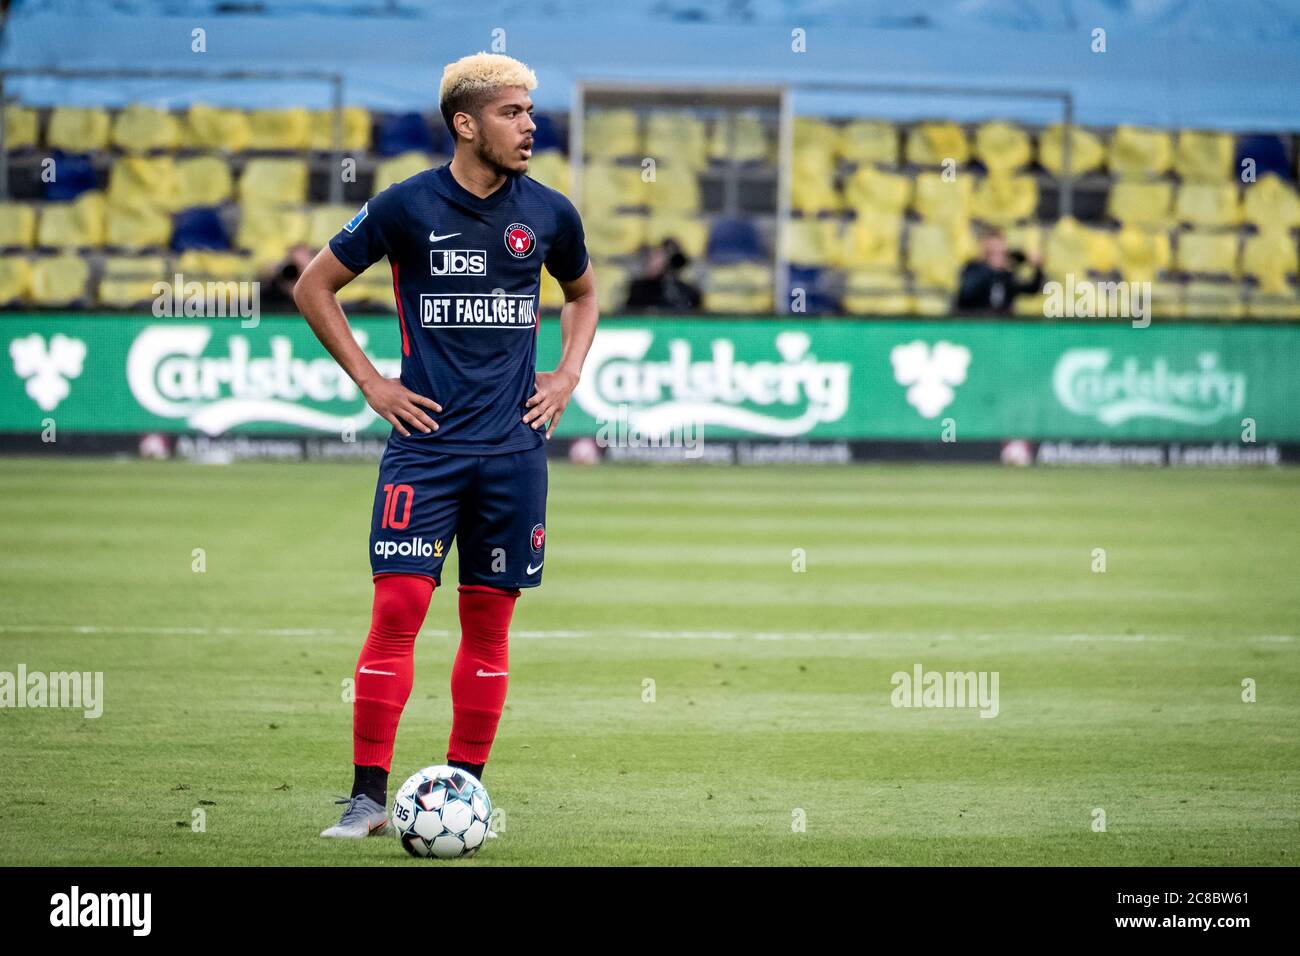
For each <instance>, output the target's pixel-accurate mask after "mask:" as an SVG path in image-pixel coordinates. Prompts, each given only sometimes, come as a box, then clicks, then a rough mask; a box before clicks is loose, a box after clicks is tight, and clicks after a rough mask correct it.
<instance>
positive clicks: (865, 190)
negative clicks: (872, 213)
mask: <svg viewBox="0 0 1300 956" xmlns="http://www.w3.org/2000/svg"><path fill="white" fill-rule="evenodd" d="M844 198H845V200H846V201H847V202H848V204H849V205H850V206H852V207H853V208H854V209H857V210H859V211H861V210H863V209H872V210H879V211H882V212H889V213H893V214H894V215H901V214H902V213H903V211H904V210H905V209H907V207H908V204H909V203H911V201H912V180H911V179H909V178H908V177H907V176H902V175H899V174H898V173H887V172H885V171H883V170H880V169H876V168H875V167H874V166H859V167H858V169H857V170H856V171H855V172H854V173H853V175H852V176H850V177H849V178H848V181H847V182H845V184H844Z"/></svg>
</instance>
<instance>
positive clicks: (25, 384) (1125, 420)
mask: <svg viewBox="0 0 1300 956" xmlns="http://www.w3.org/2000/svg"><path fill="white" fill-rule="evenodd" d="M353 327H354V329H355V330H356V332H357V336H358V340H359V341H360V342H361V343H362V345H363V347H364V348H365V350H366V352H367V353H368V354H369V355H370V356H371V357H372V358H373V359H374V360H375V361H376V364H377V365H378V366H379V367H380V368H381V370H383V371H384V372H385V374H389V375H395V374H397V370H398V368H399V357H400V336H399V331H398V327H397V322H396V319H395V318H382V317H373V318H372V317H362V318H356V319H354V320H353ZM0 332H2V333H3V337H4V345H5V355H6V357H7V358H6V360H5V361H4V363H3V373H2V374H0V431H3V432H9V433H12V432H35V431H39V430H40V429H41V428H42V427H43V423H44V422H45V421H46V420H47V419H54V420H55V422H57V425H58V427H59V428H60V429H69V430H74V431H85V432H101V433H135V432H146V431H169V432H193V433H201V434H207V435H222V434H255V433H263V434H270V433H278V434H284V433H299V434H329V433H338V432H340V431H347V430H349V429H355V430H356V431H358V432H361V433H369V434H375V435H382V434H384V433H386V432H387V430H388V426H387V424H385V423H383V422H380V421H378V420H377V419H376V418H375V416H374V415H373V413H371V412H370V410H369V409H368V408H367V407H366V405H365V402H364V401H363V400H362V398H361V396H360V394H359V393H358V392H357V389H356V387H355V386H354V385H353V384H352V382H351V381H349V380H348V379H347V377H346V376H344V375H343V374H342V372H341V371H340V370H339V369H338V368H337V366H336V365H335V364H334V362H333V361H332V360H331V359H330V357H329V356H328V354H326V353H325V351H324V350H323V349H322V348H321V347H320V345H319V344H318V343H317V342H316V339H315V338H314V337H313V335H312V333H311V331H310V330H309V329H308V328H307V326H306V324H305V323H304V322H303V321H302V320H301V319H298V318H293V317H288V316H275V317H264V318H262V320H261V321H260V323H259V324H257V325H256V326H255V327H253V328H244V327H242V326H241V324H240V321H239V320H237V319H186V318H174V319H173V318H162V319H155V318H143V317H133V316H121V315H113V316H95V315H66V316H64V315H11V316H6V317H4V318H3V319H0ZM559 346H560V342H559V323H558V321H556V320H554V319H550V320H544V321H543V322H542V326H541V330H540V353H541V354H540V367H542V368H550V367H553V365H554V363H555V361H556V358H557V356H558V354H559ZM1298 373H1300V326H1293V325H1253V324H1251V325H1248V324H1226V323H1225V324H1197V323H1187V322H1179V323H1173V322H1170V323H1166V324H1163V325H1162V324H1159V323H1155V324H1152V325H1151V326H1150V327H1148V328H1142V329H1138V328H1133V327H1131V326H1130V325H1129V324H1127V323H1122V324H1121V323H1108V322H1093V323H1087V322H1077V323H1066V322H1063V323H1041V322H1013V321H992V320H948V321H893V320H880V321H862V320H853V319H802V320H800V319H794V318H783V319H735V320H725V321H722V320H712V319H655V320H643V319H634V318H620V319H606V320H604V321H603V322H602V325H601V329H600V331H599V333H598V335H597V338H596V342H595V344H594V346H593V347H592V350H591V354H590V356H589V358H588V361H587V364H586V367H585V369H584V373H583V379H582V382H581V384H580V385H579V387H578V389H577V391H575V393H574V398H573V401H572V402H571V403H570V405H569V410H568V412H567V414H566V416H565V418H564V422H563V424H562V426H561V429H560V434H562V435H568V436H579V435H594V434H596V433H597V431H598V429H600V428H601V426H602V424H605V425H608V423H610V422H614V421H618V420H620V419H622V420H625V421H628V422H630V423H632V425H633V426H634V427H636V428H637V430H638V431H640V432H641V433H643V434H655V433H666V432H668V431H670V430H672V429H674V428H678V429H680V428H687V427H691V428H694V427H702V428H703V429H704V430H705V433H706V434H708V435H711V436H715V437H718V438H725V437H738V436H750V437H770V438H783V439H922V440H924V439H929V440H937V439H939V438H940V437H941V433H942V431H943V429H944V428H945V427H947V428H949V429H950V430H954V429H955V431H956V432H957V433H958V434H959V435H960V436H961V438H963V439H1003V438H1029V439H1045V438H1062V439H1144V440H1169V441H1176V440H1224V439H1230V440H1238V439H1239V438H1240V436H1241V432H1242V429H1243V425H1242V420H1243V419H1247V418H1249V419H1252V420H1253V421H1254V423H1255V428H1256V429H1257V440H1259V441H1279V442H1288V441H1300V398H1298V397H1297V387H1296V383H1297V378H1298V377H1300V376H1298ZM435 397H436V398H437V399H439V400H440V401H442V402H444V404H446V403H450V402H452V401H454V400H455V397H454V396H442V395H439V396H435Z"/></svg>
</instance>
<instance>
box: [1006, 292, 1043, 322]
mask: <svg viewBox="0 0 1300 956" xmlns="http://www.w3.org/2000/svg"><path fill="white" fill-rule="evenodd" d="M1011 314H1012V315H1014V316H1017V317H1023V318H1042V317H1043V316H1045V315H1047V296H1045V295H1044V294H1043V293H1041V292H1028V293H1026V292H1022V293H1021V294H1020V295H1017V296H1016V297H1015V298H1013V299H1012V300H1011Z"/></svg>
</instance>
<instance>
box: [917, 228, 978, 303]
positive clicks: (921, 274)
mask: <svg viewBox="0 0 1300 956" xmlns="http://www.w3.org/2000/svg"><path fill="white" fill-rule="evenodd" d="M964 263H965V255H964V252H963V250H962V249H961V246H960V244H959V242H958V241H957V239H956V238H955V237H954V235H953V230H952V229H951V228H949V227H948V226H945V225H940V224H938V223H924V222H923V223H914V224H913V225H912V226H911V227H910V228H909V229H908V230H907V268H908V271H909V272H911V273H912V275H913V276H914V277H915V279H916V283H917V285H918V286H921V287H923V288H926V289H930V290H935V289H939V290H942V291H944V292H951V291H952V290H954V289H956V288H957V279H958V277H959V275H960V274H961V268H962V265H963V264H964Z"/></svg>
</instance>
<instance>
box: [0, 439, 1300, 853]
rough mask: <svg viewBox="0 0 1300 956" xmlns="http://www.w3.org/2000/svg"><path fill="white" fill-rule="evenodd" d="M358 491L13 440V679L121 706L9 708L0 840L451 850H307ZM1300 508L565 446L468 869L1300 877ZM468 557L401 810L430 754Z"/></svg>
mask: <svg viewBox="0 0 1300 956" xmlns="http://www.w3.org/2000/svg"><path fill="white" fill-rule="evenodd" d="M374 476H375V469H374V467H373V466H372V465H344V464H322V465H300V464H264V463H253V464H239V465H231V466H225V467H218V466H210V467H209V466H197V465H186V464H181V463H162V462H138V461H132V462H124V461H110V460H35V459H8V460H4V461H0V515H3V520H0V671H9V672H15V671H16V669H17V667H18V665H19V664H25V665H26V667H27V669H28V671H29V672H30V671H44V672H51V671H65V670H67V671H70V670H78V671H102V672H103V674H104V698H105V699H104V712H103V715H102V717H100V718H98V719H86V718H85V717H84V716H82V714H81V712H80V711H73V710H67V709H58V710H56V709H44V710H41V709H26V708H23V709H19V708H4V709H0V762H2V765H3V767H4V772H3V773H2V774H0V863H2V864H6V865H23V866H26V865H33V864H67V865H79V864H217V865H225V864H232V865H258V864H310V865H332V864H348V865H352V864H386V865H396V866H428V865H437V864H429V863H426V862H422V861H416V860H411V859H409V858H407V857H406V855H405V854H403V853H402V852H401V850H400V848H399V847H398V845H397V843H396V841H395V840H391V839H382V838H372V839H369V840H365V841H357V842H335V841H324V840H321V839H320V838H319V837H318V836H317V834H318V832H319V831H320V830H321V829H322V828H323V827H324V826H326V825H327V824H329V823H331V822H333V820H334V819H335V817H336V814H337V812H338V808H336V807H335V806H334V805H333V803H332V802H331V798H332V797H333V796H334V795H336V794H342V793H346V792H347V788H348V787H349V785H350V779H351V770H350V756H351V736H350V728H351V706H350V704H347V703H345V702H344V700H343V681H344V680H345V679H346V678H348V677H350V676H351V674H352V670H353V667H354V664H355V661H356V656H357V652H358V650H359V648H360V645H361V641H362V639H363V637H364V633H365V629H366V627H367V625H368V622H369V613H370V579H369V566H368V562H367V554H366V535H367V531H368V519H369V507H370V500H371V494H372V492H373V487H374V485H373V483H374ZM1298 504H1300V472H1297V471H1295V470H1279V471H1239V472H1226V471H1223V472H1220V471H1160V472H1156V471H1138V470H1129V471H1123V470H1080V471H1067V470H1042V469H1031V470H1023V471H1016V470H1005V469H1001V468H996V467H957V466H947V467H902V466H899V467H883V466H882V467H875V466H872V467H860V468H849V469H844V468H820V469H798V470H796V469H734V468H733V469H725V468H714V467H677V468H662V467H659V468H655V467H613V466H599V467H591V468H579V467H575V466H569V465H565V464H553V465H552V468H551V498H550V511H549V516H548V526H547V530H548V544H549V547H548V549H547V550H548V558H549V560H548V561H547V565H546V574H545V583H544V586H543V587H542V588H540V589H538V590H534V591H530V592H526V593H525V595H524V597H523V598H521V600H520V602H519V605H518V608H517V611H516V615H515V624H514V633H513V636H512V641H511V660H510V691H509V697H508V699H507V704H506V708H507V709H506V712H505V715H504V718H503V720H502V724H501V728H500V732H499V734H498V736H497V741H496V745H495V747H494V750H493V753H492V759H491V761H490V762H489V764H488V769H487V773H486V774H485V777H484V782H485V783H486V784H487V786H488V788H489V791H490V793H491V794H492V797H493V799H494V801H495V803H496V805H497V806H498V807H500V808H501V809H502V810H503V811H504V820H503V821H501V829H502V834H501V838H500V839H499V840H493V841H491V842H490V843H489V844H488V845H487V847H486V849H485V850H484V851H483V852H482V853H480V854H479V856H478V857H477V858H475V859H473V860H469V861H462V862H459V863H456V864H452V865H468V866H486V865H493V864H580V863H582V864H590V863H595V864H603V863H617V864H638V863H651V864H696V863H711V864H728V863H742V864H799V865H810V864H811V865H816V864H891V865H892V864H941V865H949V864H992V865H997V864H1049V865H1063V864H1072V865H1091V864H1120V865H1125V864H1157V865H1159V864H1291V865H1294V864H1296V863H1300V640H1298V638H1300V586H1298V584H1297V582H1300V506H1298ZM196 548H202V549H204V553H205V557H206V571H205V572H204V573H195V572H194V571H193V570H192V562H193V560H194V559H193V557H192V555H193V551H194V549H196ZM1097 548H1102V549H1105V561H1106V570H1105V572H1104V573H1096V572H1094V570H1093V565H1094V561H1095V558H1094V549H1097ZM795 549H803V552H804V554H805V555H806V570H805V571H803V572H802V573H798V572H796V571H794V570H792V563H793V562H794V561H795V557H794V554H795ZM445 580H446V582H448V586H445V587H444V588H443V589H441V590H440V591H439V592H438V593H436V594H435V595H434V600H433V604H432V607H431V609H430V613H429V617H428V619H427V621H426V625H425V630H424V632H423V633H422V634H421V637H420V639H419V641H418V643H417V648H416V678H415V680H416V683H415V690H414V692H413V694H412V697H411V701H410V703H409V705H408V707H407V711H406V713H405V716H404V718H403V721H402V725H401V729H400V730H399V732H398V737H397V752H396V757H395V761H394V767H393V777H394V778H395V779H394V780H393V781H392V784H391V786H390V795H391V791H392V790H395V789H396V786H397V784H399V783H400V782H401V780H402V779H403V778H404V777H405V776H406V775H407V774H409V773H411V772H413V771H414V770H416V769H418V768H419V767H421V766H424V765H427V764H430V763H435V762H441V760H442V758H443V757H444V756H445V748H446V743H447V733H448V729H449V726H450V713H451V711H450V700H449V688H448V679H449V671H450V666H451V660H452V656H453V654H454V650H455V642H456V640H457V630H456V628H457V625H456V616H455V615H456V611H455V606H456V601H455V597H456V595H455V590H454V588H453V587H451V586H450V584H453V583H454V581H455V558H454V551H453V557H452V560H451V562H450V563H449V565H448V568H447V576H446V578H445ZM918 663H919V664H921V665H922V666H923V667H924V668H925V669H926V670H939V671H950V670H952V671H968V670H973V671H989V672H992V671H997V672H998V674H999V675H1000V683H999V695H1000V701H999V713H998V715H997V716H996V717H995V718H992V719H987V718H981V717H980V716H979V715H978V713H977V712H976V711H975V710H971V709H903V708H896V707H893V706H891V703H890V692H891V690H892V687H891V683H890V678H891V675H892V674H893V673H894V672H896V671H899V670H903V671H911V669H912V668H913V667H914V665H916V664H918ZM1245 678H1252V679H1253V680H1254V681H1255V682H1256V689H1257V700H1256V702H1254V703H1247V702H1243V700H1242V693H1243V688H1242V682H1243V680H1244V679H1245ZM647 681H653V691H654V693H653V701H651V700H647V699H645V698H647V697H649V696H650V695H649V692H648V690H647V687H649V686H650V685H648V684H647V683H646V682H647ZM196 809H200V810H202V811H203V813H204V815H205V822H206V826H205V829H204V831H203V832H194V828H193V826H192V824H193V822H194V820H195V816H194V811H195V810H196ZM1097 809H1100V810H1101V811H1103V812H1104V814H1105V832H1095V830H1094V825H1095V824H1094V820H1095V819H1097V817H1096V815H1095V811H1096V810H1097ZM800 819H802V820H804V821H805V823H804V826H803V827H802V828H800V827H798V826H796V823H797V821H799V820H800Z"/></svg>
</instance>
